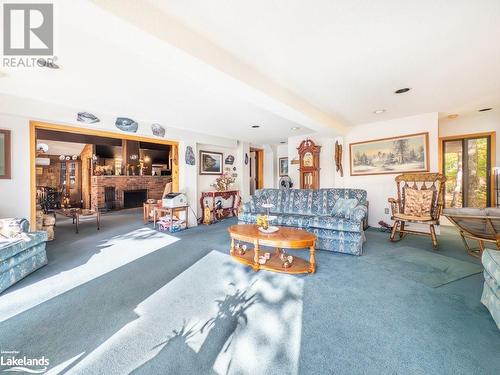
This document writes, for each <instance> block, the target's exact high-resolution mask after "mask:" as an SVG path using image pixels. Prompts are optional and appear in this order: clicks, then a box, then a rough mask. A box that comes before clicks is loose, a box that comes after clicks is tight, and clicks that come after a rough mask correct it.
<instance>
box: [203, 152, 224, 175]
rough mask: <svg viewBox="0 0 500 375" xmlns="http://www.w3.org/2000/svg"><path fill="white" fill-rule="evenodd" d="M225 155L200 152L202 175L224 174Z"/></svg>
mask: <svg viewBox="0 0 500 375" xmlns="http://www.w3.org/2000/svg"><path fill="white" fill-rule="evenodd" d="M223 160H224V155H223V154H222V153H220V152H212V151H200V174H201V175H219V174H222V168H223Z"/></svg>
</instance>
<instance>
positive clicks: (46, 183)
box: [30, 121, 179, 226]
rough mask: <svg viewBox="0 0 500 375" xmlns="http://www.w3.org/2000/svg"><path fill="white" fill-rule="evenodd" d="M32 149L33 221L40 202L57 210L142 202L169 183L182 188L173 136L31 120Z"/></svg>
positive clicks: (156, 196)
mask: <svg viewBox="0 0 500 375" xmlns="http://www.w3.org/2000/svg"><path fill="white" fill-rule="evenodd" d="M30 151H31V155H30V159H31V182H30V183H31V225H32V226H34V225H35V223H36V222H37V220H36V218H37V217H40V216H41V215H40V212H37V206H38V208H39V211H40V209H42V210H43V211H44V212H48V211H50V212H54V213H57V212H63V213H65V212H69V210H67V209H68V208H71V209H73V210H75V211H74V212H80V211H76V210H91V211H92V210H93V211H96V212H99V211H101V210H104V211H109V210H114V209H120V208H129V207H138V206H141V207H142V203H143V202H144V201H145V200H147V199H150V198H151V199H161V198H162V194H163V193H164V191H165V189H166V187H167V185H170V186H171V190H172V191H178V188H179V179H178V177H179V171H178V155H177V153H178V145H177V143H176V142H172V141H167V140H160V139H158V140H157V139H152V138H146V137H141V136H136V135H131V134H118V133H114V132H109V131H103V130H94V129H85V128H75V127H71V126H65V125H56V124H49V123H43V122H37V121H31V122H30ZM64 209H66V210H64ZM86 212H87V211H86Z"/></svg>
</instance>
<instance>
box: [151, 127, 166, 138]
mask: <svg viewBox="0 0 500 375" xmlns="http://www.w3.org/2000/svg"><path fill="white" fill-rule="evenodd" d="M151 131H152V132H153V135H156V136H157V137H165V128H164V127H163V126H161V125H160V124H151Z"/></svg>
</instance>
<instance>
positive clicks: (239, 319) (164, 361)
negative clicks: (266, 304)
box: [131, 284, 259, 375]
mask: <svg viewBox="0 0 500 375" xmlns="http://www.w3.org/2000/svg"><path fill="white" fill-rule="evenodd" d="M233 286H234V284H233ZM258 301H259V298H258V296H257V294H256V293H253V294H251V295H249V293H248V290H244V291H242V290H240V289H237V290H236V291H235V292H234V293H233V294H230V295H226V296H225V298H224V299H220V300H216V301H215V302H216V303H217V306H218V312H217V314H216V316H215V317H214V318H211V319H209V320H207V321H206V322H205V323H204V324H203V325H202V326H201V328H199V329H195V325H196V324H195V325H193V326H191V327H190V328H188V323H187V322H184V324H183V326H182V327H181V328H180V329H179V330H174V331H173V332H172V335H171V336H170V337H169V338H168V339H167V340H166V341H164V342H162V343H160V344H158V345H157V347H159V346H162V345H163V347H162V349H161V350H160V352H159V353H158V354H157V355H156V356H155V357H154V358H152V359H151V360H149V361H147V362H146V363H144V364H142V365H141V366H139V367H138V368H137V369H135V370H134V371H132V372H131V374H153V373H160V372H164V371H167V373H173V374H193V373H197V374H206V375H215V374H217V373H216V372H215V371H214V370H213V367H214V364H215V362H216V360H217V357H218V356H219V354H220V353H221V352H227V350H228V349H229V348H230V346H231V343H232V337H233V335H234V333H235V331H236V329H237V328H238V326H240V325H245V324H247V323H248V317H247V315H246V311H247V310H248V309H249V308H250V307H252V306H253V305H254V304H255V303H258ZM205 330H209V333H208V335H207V337H206V339H205V341H204V342H203V344H202V346H201V348H200V350H199V351H198V352H196V351H194V350H193V349H192V348H191V347H190V346H189V345H188V342H189V340H190V339H192V338H193V337H194V336H196V335H198V334H203V333H204V331H205ZM227 371H229V368H228V369H227Z"/></svg>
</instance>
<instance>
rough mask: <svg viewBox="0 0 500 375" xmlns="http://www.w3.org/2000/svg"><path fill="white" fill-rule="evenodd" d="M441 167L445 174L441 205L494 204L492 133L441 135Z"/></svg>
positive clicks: (477, 206)
mask: <svg viewBox="0 0 500 375" xmlns="http://www.w3.org/2000/svg"><path fill="white" fill-rule="evenodd" d="M440 157H441V162H442V163H441V170H442V173H443V174H444V175H445V177H446V183H445V189H444V206H445V207H447V208H459V207H474V208H483V207H491V206H494V205H495V203H496V202H495V195H494V194H493V192H494V188H495V187H494V181H493V175H492V173H491V170H492V166H494V165H495V132H491V133H478V134H468V135H462V136H453V137H445V138H440Z"/></svg>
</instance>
